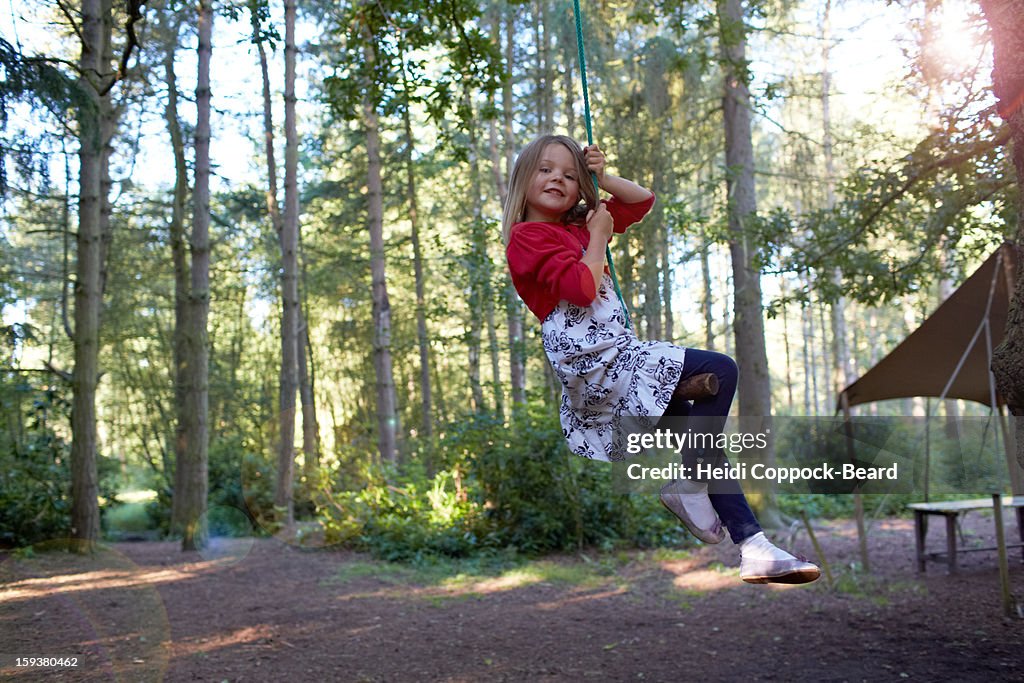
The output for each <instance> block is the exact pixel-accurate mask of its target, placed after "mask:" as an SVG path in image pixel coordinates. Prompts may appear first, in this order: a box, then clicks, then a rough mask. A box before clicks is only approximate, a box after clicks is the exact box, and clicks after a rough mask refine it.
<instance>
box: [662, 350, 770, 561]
mask: <svg viewBox="0 0 1024 683" xmlns="http://www.w3.org/2000/svg"><path fill="white" fill-rule="evenodd" d="M705 372H711V373H714V374H715V375H717V376H718V394H717V395H715V396H711V397H708V398H700V399H697V400H695V401H692V402H691V401H687V400H685V399H682V398H680V397H678V396H673V397H672V400H671V401H669V404H668V407H667V408H666V409H665V416H666V417H670V416H671V417H690V416H692V417H699V418H704V419H702V420H701V421H700V422H699V427H700V428H701V431H708V432H712V433H715V434H721V433H722V430H723V429H725V421H726V418H728V416H729V408H730V407H731V406H732V399H733V396H735V395H736V381H737V378H738V377H739V369H738V368H737V367H736V361H734V360H733V359H732V358H730V357H729V356H726V355H725V354H722V353H717V352H715V351H702V350H700V349H691V348H688V349H686V355H685V356H684V358H683V374H682V376H681V377H680V379H679V381H680V383H682V382H683V380H685V379H688V378H690V377H692V376H694V375H699V374H702V373H705ZM703 455H704V459H705V461H707V460H708V458H710V459H711V460H712V461H713V464H715V465H716V466H726V467H727V466H728V464H729V461H728V460H727V459H726V457H725V453H723V452H722V451H721V450H720V449H716V452H714V453H707V454H703ZM696 457H697V454H688V456H687V458H688V459H689V458H694V459H695V458H696ZM688 464H691V465H692V463H688ZM708 497H710V498H711V505H712V507H714V508H715V512H717V513H718V518H719V519H720V520H722V524H724V525H725V528H726V529H728V530H729V537H730V538H731V539H732V542H733V543H739V542H740V541H742V540H744V539H747V538H750V537H751V536H753V535H754V534H756V533H757V532H759V531H761V525H760V524H758V522H757V518H756V517H754V512H753V510H751V509H750V505H749V504H748V503H747V497H746V496H745V495H743V489H742V488H741V487H740V483H739V482H738V481H736V480H735V479H714V480H712V481H711V482H709V484H708Z"/></svg>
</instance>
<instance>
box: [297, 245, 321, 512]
mask: <svg viewBox="0 0 1024 683" xmlns="http://www.w3.org/2000/svg"><path fill="white" fill-rule="evenodd" d="M300 250H301V245H300ZM295 344H296V349H295V359H296V360H297V361H298V364H299V367H298V371H299V399H300V401H301V402H302V463H303V474H304V476H305V478H306V493H307V495H309V496H312V493H313V490H314V487H315V486H316V483H317V479H318V472H319V471H320V423H319V421H318V420H317V418H316V394H315V393H314V389H315V388H316V373H315V372H314V365H313V345H312V344H311V343H310V341H309V318H308V317H307V316H306V314H305V313H303V312H302V311H301V310H300V311H299V336H298V339H297V340H296V342H295Z"/></svg>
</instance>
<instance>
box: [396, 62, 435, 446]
mask: <svg viewBox="0 0 1024 683" xmlns="http://www.w3.org/2000/svg"><path fill="white" fill-rule="evenodd" d="M411 87H412V86H411V85H410V84H409V82H408V80H407V79H406V72H405V62H404V55H403V62H402V92H403V93H404V95H405V106H404V108H403V110H402V125H403V127H404V129H405V187H406V194H407V195H408V197H409V226H410V230H411V233H412V234H411V240H412V267H413V273H414V276H415V279H416V343H417V345H418V346H419V353H420V411H421V413H422V415H421V416H420V418H421V420H420V425H421V429H422V430H423V436H426V437H429V436H430V435H431V434H432V433H433V431H434V408H433V397H432V396H431V392H430V389H431V385H430V333H429V332H428V331H427V295H426V278H425V277H424V274H423V247H422V245H421V244H420V222H419V206H418V204H417V202H416V169H415V167H414V165H413V147H414V145H415V138H414V137H413V131H412V115H411V113H410V112H409V108H410V106H411V105H410V99H409V91H410V88H411Z"/></svg>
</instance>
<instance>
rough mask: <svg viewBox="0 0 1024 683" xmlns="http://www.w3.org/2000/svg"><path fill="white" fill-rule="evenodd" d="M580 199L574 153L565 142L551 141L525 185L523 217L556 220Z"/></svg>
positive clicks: (548, 221) (537, 219) (578, 178)
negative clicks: (563, 143)
mask: <svg viewBox="0 0 1024 683" xmlns="http://www.w3.org/2000/svg"><path fill="white" fill-rule="evenodd" d="M579 199H580V177H579V170H578V169H577V167H576V157H575V156H574V155H573V153H572V152H570V151H569V150H568V149H567V148H566V147H565V145H560V144H558V143H551V144H550V145H548V146H547V147H545V148H544V152H543V153H542V154H541V157H540V162H539V163H538V164H537V170H536V171H534V173H533V178H531V179H530V184H529V185H528V186H527V188H526V216H525V220H527V221H542V222H546V223H558V222H559V221H561V220H562V216H564V215H565V213H566V212H567V211H568V210H569V209H571V208H572V207H574V206H576V204H577V203H578V202H579Z"/></svg>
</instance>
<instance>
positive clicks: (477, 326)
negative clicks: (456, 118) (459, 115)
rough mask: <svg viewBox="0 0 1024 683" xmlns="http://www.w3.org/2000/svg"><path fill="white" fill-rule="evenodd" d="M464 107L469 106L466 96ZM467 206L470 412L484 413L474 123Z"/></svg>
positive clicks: (482, 271)
mask: <svg viewBox="0 0 1024 683" xmlns="http://www.w3.org/2000/svg"><path fill="white" fill-rule="evenodd" d="M465 98H466V103H467V106H469V107H471V106H472V103H471V101H470V99H469V95H468V94H466V95H465ZM469 178H470V179H469V185H470V192H469V194H470V197H469V204H470V210H471V212H472V215H471V216H470V237H469V253H468V254H467V255H466V270H467V273H466V275H467V279H468V280H469V330H468V331H467V342H468V347H469V348H468V353H469V386H470V391H471V393H472V396H473V410H474V411H475V412H480V411H482V410H485V409H486V407H487V403H486V401H485V400H484V392H483V384H482V381H481V378H480V364H481V354H482V349H483V333H484V322H485V318H486V306H487V295H486V289H487V288H486V280H487V272H486V268H485V262H486V261H487V236H486V235H485V234H484V225H483V200H482V198H481V196H480V191H481V183H480V162H479V154H478V153H477V140H476V124H475V123H470V131H469Z"/></svg>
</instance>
